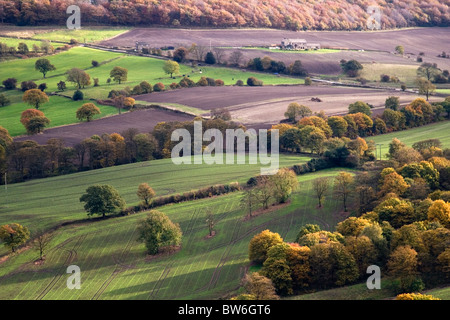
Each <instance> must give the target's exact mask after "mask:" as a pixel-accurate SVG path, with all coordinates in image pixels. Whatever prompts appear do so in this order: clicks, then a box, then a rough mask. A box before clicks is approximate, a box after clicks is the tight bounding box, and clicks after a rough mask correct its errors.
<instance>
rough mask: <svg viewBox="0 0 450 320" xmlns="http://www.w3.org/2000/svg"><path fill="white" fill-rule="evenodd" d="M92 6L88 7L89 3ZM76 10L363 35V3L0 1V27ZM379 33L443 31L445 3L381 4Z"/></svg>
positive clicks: (141, 19) (57, 19)
mask: <svg viewBox="0 0 450 320" xmlns="http://www.w3.org/2000/svg"><path fill="white" fill-rule="evenodd" d="M91 2H92V3H91ZM71 4H77V5H79V6H80V8H81V12H82V19H83V23H85V24H86V23H87V24H105V25H125V26H136V25H145V26H149V25H164V26H174V27H177V26H199V27H266V28H277V29H289V30H364V29H366V28H367V27H366V25H367V20H368V18H369V16H370V14H369V13H367V9H368V8H367V5H368V2H367V1H364V0H353V1H349V0H347V1H344V0H336V1H323V0H310V1H291V0H268V1H248V0H234V1H224V0H215V1H205V0H164V1H162V0H117V1H108V0H94V1H86V0H17V1H10V0H0V8H1V9H0V22H1V23H13V24H16V25H21V26H25V25H31V26H34V25H45V24H65V22H66V20H67V17H68V15H67V14H66V8H67V7H68V6H69V5H71ZM369 4H370V5H378V6H379V7H380V13H381V28H383V29H389V28H400V27H411V26H448V25H449V21H450V14H449V7H448V5H447V4H446V3H445V1H439V0H415V1H397V0H394V1H381V0H374V1H372V2H370V3H369Z"/></svg>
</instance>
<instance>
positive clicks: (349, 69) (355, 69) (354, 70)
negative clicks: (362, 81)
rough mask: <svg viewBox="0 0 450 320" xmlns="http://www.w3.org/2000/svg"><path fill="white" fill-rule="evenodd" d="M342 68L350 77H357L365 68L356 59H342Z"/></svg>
mask: <svg viewBox="0 0 450 320" xmlns="http://www.w3.org/2000/svg"><path fill="white" fill-rule="evenodd" d="M341 68H342V70H343V71H344V72H345V73H346V74H347V75H348V76H349V77H356V76H358V75H359V73H360V71H361V70H362V69H363V66H362V64H361V63H359V62H358V61H356V60H350V61H345V60H341Z"/></svg>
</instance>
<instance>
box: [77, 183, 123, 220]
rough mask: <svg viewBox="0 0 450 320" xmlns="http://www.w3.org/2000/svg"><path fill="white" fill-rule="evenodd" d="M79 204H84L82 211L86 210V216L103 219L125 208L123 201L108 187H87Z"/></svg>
mask: <svg viewBox="0 0 450 320" xmlns="http://www.w3.org/2000/svg"><path fill="white" fill-rule="evenodd" d="M80 202H84V203H85V204H84V210H86V212H87V213H88V216H92V215H94V214H98V215H102V216H103V217H105V215H106V214H107V213H113V212H115V211H118V210H122V209H123V208H124V207H125V200H124V199H123V198H122V197H121V196H120V194H119V192H118V191H117V190H116V189H114V188H113V187H112V186H110V185H93V186H90V187H88V188H87V189H86V193H85V194H83V195H82V196H81V197H80Z"/></svg>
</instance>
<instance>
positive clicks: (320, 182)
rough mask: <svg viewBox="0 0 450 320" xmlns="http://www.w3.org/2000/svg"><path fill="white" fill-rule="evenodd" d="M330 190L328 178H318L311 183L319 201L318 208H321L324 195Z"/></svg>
mask: <svg viewBox="0 0 450 320" xmlns="http://www.w3.org/2000/svg"><path fill="white" fill-rule="evenodd" d="M329 188H330V180H329V179H328V178H318V179H316V180H314V181H313V190H314V193H315V195H316V197H317V200H319V208H321V207H322V202H323V201H324V199H325V194H326V193H327V191H328V189H329Z"/></svg>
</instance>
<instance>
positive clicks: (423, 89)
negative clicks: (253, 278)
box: [416, 78, 436, 101]
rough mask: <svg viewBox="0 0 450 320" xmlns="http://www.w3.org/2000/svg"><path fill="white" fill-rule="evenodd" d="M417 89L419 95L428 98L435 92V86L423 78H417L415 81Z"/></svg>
mask: <svg viewBox="0 0 450 320" xmlns="http://www.w3.org/2000/svg"><path fill="white" fill-rule="evenodd" d="M416 84H417V87H418V88H419V94H422V95H424V96H426V97H427V101H428V98H429V97H430V95H431V94H432V93H433V92H434V91H435V90H436V86H435V85H434V84H432V83H431V81H430V80H427V79H425V78H418V79H417V80H416Z"/></svg>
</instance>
